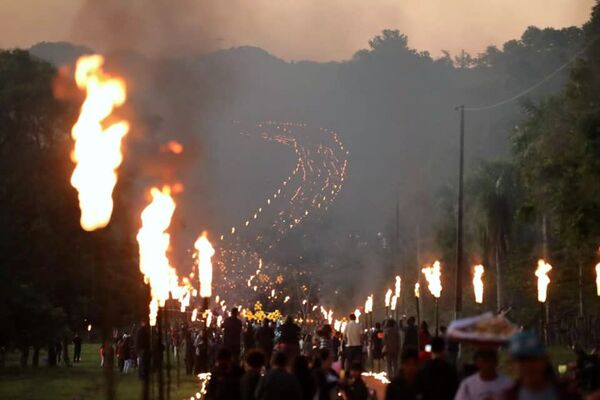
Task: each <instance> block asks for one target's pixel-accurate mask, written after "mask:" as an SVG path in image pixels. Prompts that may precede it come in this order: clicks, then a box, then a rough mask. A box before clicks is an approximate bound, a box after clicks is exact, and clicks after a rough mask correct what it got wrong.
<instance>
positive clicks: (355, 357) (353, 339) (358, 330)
mask: <svg viewBox="0 0 600 400" xmlns="http://www.w3.org/2000/svg"><path fill="white" fill-rule="evenodd" d="M349 319H350V321H349V322H348V324H346V330H345V331H344V339H345V341H346V368H345V369H346V371H349V370H350V366H351V365H353V364H355V363H360V365H362V327H361V326H360V324H359V323H358V322H357V321H356V315H354V314H350V317H349Z"/></svg>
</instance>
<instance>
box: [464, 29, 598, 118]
mask: <svg viewBox="0 0 600 400" xmlns="http://www.w3.org/2000/svg"><path fill="white" fill-rule="evenodd" d="M599 37H600V36H597V37H595V38H594V39H592V40H591V41H590V42H589V43H588V44H587V45H585V46H584V47H583V48H582V49H581V50H579V51H578V52H577V53H576V54H575V55H574V56H573V57H571V58H570V59H569V60H568V61H567V62H565V63H564V64H562V65H561V66H560V67H558V68H557V69H556V70H554V71H552V72H551V73H550V74H548V75H546V76H545V77H544V78H543V79H542V80H540V81H538V82H537V83H535V84H533V85H531V86H530V87H528V88H527V89H524V90H522V91H520V92H519V93H517V94H515V95H514V96H511V97H509V98H507V99H504V100H501V101H499V102H497V103H494V104H490V105H487V106H478V107H465V108H464V110H465V111H484V110H490V109H492V108H496V107H500V106H503V105H505V104H508V103H511V102H513V101H515V100H517V99H519V98H521V97H523V96H525V95H526V94H528V93H530V92H532V91H534V90H535V89H537V88H538V87H540V86H542V85H543V84H544V83H546V82H548V81H549V80H550V79H552V78H554V77H555V76H556V75H557V74H558V73H559V72H561V71H562V70H564V69H565V68H566V67H568V66H569V65H571V64H572V63H573V62H574V61H575V60H576V59H578V58H579V56H581V55H582V54H583V53H584V52H585V51H586V50H587V49H588V47H590V46H591V45H592V43H594V42H595V41H596V40H597V39H598V38H599Z"/></svg>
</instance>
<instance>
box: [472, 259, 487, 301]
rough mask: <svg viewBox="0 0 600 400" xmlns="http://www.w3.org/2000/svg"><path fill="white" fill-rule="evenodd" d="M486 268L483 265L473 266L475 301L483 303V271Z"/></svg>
mask: <svg viewBox="0 0 600 400" xmlns="http://www.w3.org/2000/svg"><path fill="white" fill-rule="evenodd" d="M484 272H485V268H484V267H483V265H476V266H475V267H474V268H473V291H474V292H475V302H476V303H479V304H481V303H483V279H482V277H483V273H484Z"/></svg>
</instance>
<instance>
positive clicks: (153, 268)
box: [137, 186, 179, 325]
mask: <svg viewBox="0 0 600 400" xmlns="http://www.w3.org/2000/svg"><path fill="white" fill-rule="evenodd" d="M150 194H151V196H152V202H151V203H150V204H149V205H148V206H147V207H146V208H145V209H144V211H142V227H141V228H140V230H139V231H138V234H137V241H138V245H139V252H140V271H141V272H142V273H143V274H144V282H146V283H147V284H149V285H150V294H151V300H150V325H155V324H156V316H157V313H158V308H159V307H162V306H164V304H165V301H166V300H167V299H168V298H169V293H171V292H173V293H175V292H177V288H178V286H179V282H178V278H177V273H176V272H175V269H174V268H173V267H172V266H171V264H170V262H169V259H168V257H167V251H168V250H169V245H170V235H169V233H167V229H169V225H171V218H172V216H173V213H174V212H175V201H174V200H173V198H172V197H171V189H170V188H169V186H165V187H163V188H162V190H159V189H158V188H155V187H154V188H152V189H151V190H150Z"/></svg>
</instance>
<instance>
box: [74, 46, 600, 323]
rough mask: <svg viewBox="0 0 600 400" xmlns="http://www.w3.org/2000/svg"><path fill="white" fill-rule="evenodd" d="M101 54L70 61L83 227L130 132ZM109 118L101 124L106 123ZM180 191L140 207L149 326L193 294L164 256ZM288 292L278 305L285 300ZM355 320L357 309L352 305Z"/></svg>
mask: <svg viewBox="0 0 600 400" xmlns="http://www.w3.org/2000/svg"><path fill="white" fill-rule="evenodd" d="M103 64H104V58H103V57H102V56H100V55H86V56H82V57H81V58H80V59H79V60H78V61H77V65H76V71H75V81H76V83H77V86H78V87H79V88H80V89H81V90H83V91H85V93H86V97H85V100H84V102H83V104H82V106H81V111H80V115H79V118H78V119H77V122H76V123H75V125H74V126H73V128H72V132H71V135H72V138H73V139H74V141H75V145H74V148H73V151H72V154H71V158H72V160H73V162H74V163H75V164H76V166H75V169H74V171H73V175H72V176H71V184H72V185H73V187H75V188H76V189H77V192H78V198H79V206H80V209H81V218H80V224H81V227H82V228H83V229H84V230H86V231H93V230H96V229H100V228H104V227H106V226H107V225H108V224H109V222H110V219H111V215H112V211H113V199H112V192H113V190H114V187H115V185H116V183H117V178H118V177H117V169H118V168H119V166H120V165H121V163H122V161H123V153H122V141H123V139H124V137H125V136H126V135H127V133H128V132H129V122H128V121H126V120H119V119H115V118H114V116H113V115H112V114H113V111H114V109H115V108H117V107H120V106H122V105H123V104H124V103H125V101H126V98H127V90H126V85H125V82H124V80H123V79H121V78H119V77H115V76H111V75H109V74H107V73H106V72H105V71H104V70H103ZM109 117H111V121H114V122H111V123H110V124H108V126H106V127H105V126H104V125H106V120H107V119H108V118H109ZM166 147H167V148H168V149H170V151H172V152H173V153H174V154H180V153H181V152H182V151H183V146H181V145H180V144H178V143H177V142H169V143H168V144H167V146H166ZM176 188H177V190H182V188H181V185H179V184H176V185H173V186H168V185H165V186H163V187H162V189H159V188H157V187H153V188H151V189H150V196H151V198H152V200H151V202H150V204H148V206H147V207H146V208H145V209H144V210H143V211H142V214H141V220H142V226H141V228H140V230H139V232H138V235H137V240H138V244H139V252H140V271H141V272H142V273H143V274H144V280H145V282H146V283H147V284H149V285H150V289H151V301H150V304H149V310H150V311H149V320H150V324H151V325H154V324H155V323H156V316H157V312H158V309H159V308H160V307H164V305H165V303H166V301H167V300H168V299H169V298H173V299H176V300H178V301H179V302H180V304H181V309H182V311H183V310H185V309H186V308H187V307H188V306H189V305H190V299H191V297H192V296H194V297H195V296H198V291H197V290H196V289H195V288H194V285H193V284H192V281H191V279H192V278H193V273H192V274H191V275H190V277H189V278H188V277H184V278H180V277H179V276H178V275H177V272H176V269H175V268H174V267H173V266H172V265H171V263H170V261H169V259H168V250H169V248H170V235H169V233H168V228H169V226H170V224H171V218H172V216H173V213H174V211H175V208H176V204H175V201H174V199H173V197H172V195H171V193H172V192H174V191H175V189H176ZM194 247H195V249H196V253H195V256H196V258H197V261H198V278H199V287H200V290H199V291H200V293H199V294H200V297H202V298H203V299H208V298H210V297H211V295H212V289H211V286H212V263H211V257H212V256H213V255H214V253H215V251H214V249H213V247H212V245H211V244H210V242H209V240H208V238H207V234H206V232H203V233H202V234H201V235H200V236H199V238H198V240H196V242H195V244H194ZM551 270H552V266H551V265H550V264H549V263H547V262H546V261H545V260H539V261H538V266H537V269H536V271H535V276H536V277H537V293H538V296H537V297H538V302H540V303H542V304H543V303H545V302H546V299H547V293H548V286H549V284H550V278H549V276H548V273H549V272H550V271H551ZM595 271H596V288H597V294H598V296H600V263H599V264H598V265H596V267H595ZM421 272H422V273H423V275H424V277H425V280H426V282H427V287H428V290H429V292H430V294H431V295H432V296H433V298H434V300H435V304H436V331H437V329H438V328H437V326H438V301H439V298H440V297H441V293H442V283H441V275H442V269H441V263H440V262H439V261H435V262H434V263H433V264H432V265H431V266H427V267H424V268H423V269H422V270H421ZM484 273H485V268H484V266H483V265H476V266H475V267H474V268H473V281H472V282H473V291H474V298H475V302H476V303H478V304H481V303H483V293H484V283H483V275H484ZM401 282H402V281H401V278H400V276H396V277H395V282H394V290H393V291H392V289H391V288H390V289H388V290H387V291H386V293H385V296H384V300H385V301H384V303H385V310H386V315H389V311H390V310H391V311H393V312H394V313H395V315H396V318H397V316H398V301H399V299H400V290H401ZM414 294H415V299H416V301H417V313H419V308H418V306H419V301H418V299H419V297H420V286H419V282H417V283H415V288H414ZM373 297H374V296H373V294H371V295H369V296H368V297H367V300H366V301H365V305H364V312H365V323H368V321H369V318H370V322H371V324H372V318H373V316H372V313H373ZM289 299H290V298H289V296H287V297H286V298H285V300H284V303H286V302H287V301H289ZM325 314H326V315H325V319H326V320H328V321H329V322H330V323H331V322H332V321H333V312H332V311H331V310H329V311H327V312H326V313H325ZM355 314H356V316H357V319H358V318H360V316H361V312H360V310H359V309H356V311H355ZM342 322H343V321H338V320H335V325H337V326H339V327H340V328H341V327H342Z"/></svg>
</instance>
